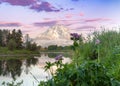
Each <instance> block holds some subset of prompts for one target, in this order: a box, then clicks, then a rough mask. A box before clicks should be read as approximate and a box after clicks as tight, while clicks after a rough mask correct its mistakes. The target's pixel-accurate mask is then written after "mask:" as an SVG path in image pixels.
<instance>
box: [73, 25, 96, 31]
mask: <svg viewBox="0 0 120 86" xmlns="http://www.w3.org/2000/svg"><path fill="white" fill-rule="evenodd" d="M94 29H96V27H95V26H89V25H88V26H87V25H86V26H81V27H78V28H76V29H72V30H76V31H88V30H94Z"/></svg>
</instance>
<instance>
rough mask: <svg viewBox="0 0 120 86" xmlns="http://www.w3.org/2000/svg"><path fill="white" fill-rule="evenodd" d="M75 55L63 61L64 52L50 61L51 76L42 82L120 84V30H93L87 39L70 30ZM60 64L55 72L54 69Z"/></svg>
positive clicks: (61, 85) (77, 85)
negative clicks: (68, 60) (67, 61)
mask: <svg viewBox="0 0 120 86" xmlns="http://www.w3.org/2000/svg"><path fill="white" fill-rule="evenodd" d="M71 40H73V41H74V43H73V46H72V50H73V51H74V55H73V57H72V62H71V63H70V64H63V63H62V55H58V56H56V57H55V59H56V62H55V63H50V62H47V64H46V66H45V70H46V71H50V72H51V75H52V78H49V79H48V81H41V82H40V84H39V86H120V75H119V74H120V32H117V31H102V32H94V33H93V35H92V36H88V37H87V38H86V39H84V38H83V37H82V35H79V34H77V33H72V34H71ZM54 65H55V66H57V68H58V69H57V70H56V73H53V71H51V67H52V66H54Z"/></svg>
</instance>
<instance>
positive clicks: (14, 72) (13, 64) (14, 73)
mask: <svg viewBox="0 0 120 86" xmlns="http://www.w3.org/2000/svg"><path fill="white" fill-rule="evenodd" d="M5 58H6V57H5ZM16 58H17V59H16ZM18 58H20V57H15V58H12V59H2V60H0V76H7V77H8V76H10V77H12V78H13V79H16V77H19V76H20V75H21V72H22V70H23V68H22V66H25V68H26V69H25V70H27V69H28V68H29V67H30V66H31V65H35V64H36V63H37V62H38V58H33V57H31V58H29V57H28V58H26V57H25V58H24V59H23V57H22V59H18ZM23 62H24V64H23ZM27 72H29V71H27Z"/></svg>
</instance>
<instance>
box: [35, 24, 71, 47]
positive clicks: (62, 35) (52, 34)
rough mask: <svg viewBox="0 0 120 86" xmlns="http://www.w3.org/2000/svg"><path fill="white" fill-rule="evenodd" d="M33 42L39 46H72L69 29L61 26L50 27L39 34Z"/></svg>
mask: <svg viewBox="0 0 120 86" xmlns="http://www.w3.org/2000/svg"><path fill="white" fill-rule="evenodd" d="M34 41H35V42H36V43H37V44H38V45H41V46H49V45H58V46H59V45H60V46H65V45H71V44H72V41H71V40H70V31H69V29H68V28H66V27H64V26H62V25H55V26H52V27H50V28H49V29H48V30H47V31H45V32H44V33H41V34H39V35H38V36H37V37H36V38H35V40H34Z"/></svg>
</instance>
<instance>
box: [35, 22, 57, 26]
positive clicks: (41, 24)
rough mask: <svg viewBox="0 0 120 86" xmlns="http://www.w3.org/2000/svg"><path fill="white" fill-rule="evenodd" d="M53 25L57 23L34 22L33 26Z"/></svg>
mask: <svg viewBox="0 0 120 86" xmlns="http://www.w3.org/2000/svg"><path fill="white" fill-rule="evenodd" d="M55 24H57V21H47V22H36V23H34V26H53V25H55Z"/></svg>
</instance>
